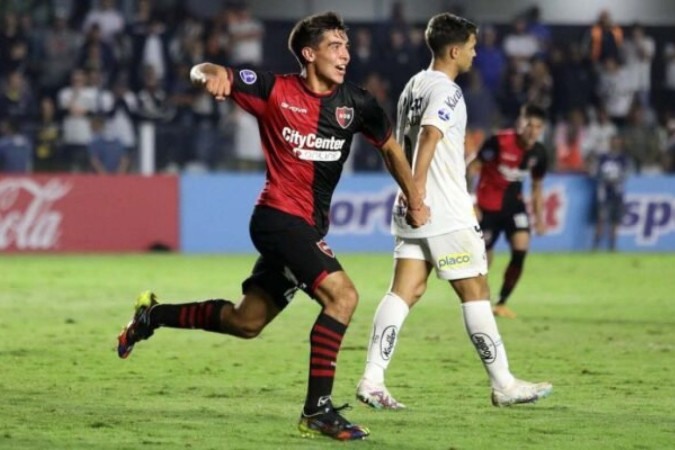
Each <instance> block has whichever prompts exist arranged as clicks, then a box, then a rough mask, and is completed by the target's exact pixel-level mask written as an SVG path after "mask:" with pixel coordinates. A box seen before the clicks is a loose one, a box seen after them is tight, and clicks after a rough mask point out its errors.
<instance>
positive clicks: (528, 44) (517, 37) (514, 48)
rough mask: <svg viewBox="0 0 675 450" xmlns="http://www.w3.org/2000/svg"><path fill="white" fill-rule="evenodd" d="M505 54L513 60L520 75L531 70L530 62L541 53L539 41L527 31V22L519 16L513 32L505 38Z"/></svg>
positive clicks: (514, 23) (514, 22)
mask: <svg viewBox="0 0 675 450" xmlns="http://www.w3.org/2000/svg"><path fill="white" fill-rule="evenodd" d="M503 47H504V54H505V55H506V57H507V58H508V59H510V60H511V63H512V64H513V67H514V68H515V70H516V71H517V72H518V73H521V74H525V73H527V72H528V71H529V70H530V61H531V60H532V58H533V57H534V56H536V55H537V53H539V41H538V40H537V38H536V37H535V36H534V35H533V34H531V33H529V32H528V31H527V21H526V20H525V18H524V17H522V16H518V17H516V18H515V19H514V21H513V31H512V32H511V33H509V34H507V35H506V36H505V37H504V42H503Z"/></svg>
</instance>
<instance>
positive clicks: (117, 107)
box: [108, 77, 138, 166]
mask: <svg viewBox="0 0 675 450" xmlns="http://www.w3.org/2000/svg"><path fill="white" fill-rule="evenodd" d="M112 97H113V104H112V108H111V109H110V112H109V113H108V115H109V119H108V131H109V132H110V135H111V136H114V137H116V138H117V139H119V140H120V142H121V143H122V145H123V146H124V149H125V151H126V152H127V154H128V155H129V157H130V159H131V161H133V162H135V161H136V158H135V157H134V156H135V155H136V154H137V152H136V125H135V119H136V113H137V111H138V98H137V97H136V94H134V92H133V91H131V90H130V89H129V86H128V84H127V80H126V77H119V78H118V79H117V80H116V81H115V84H114V85H113V90H112ZM132 166H133V164H132Z"/></svg>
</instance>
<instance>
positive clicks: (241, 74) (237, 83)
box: [228, 69, 276, 117]
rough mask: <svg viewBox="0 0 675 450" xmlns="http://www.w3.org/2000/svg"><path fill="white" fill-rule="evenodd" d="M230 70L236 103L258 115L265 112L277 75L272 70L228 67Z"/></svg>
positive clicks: (233, 97)
mask: <svg viewBox="0 0 675 450" xmlns="http://www.w3.org/2000/svg"><path fill="white" fill-rule="evenodd" d="M228 72H229V74H230V78H231V80H232V99H233V100H234V101H235V103H236V104H237V105H239V106H241V107H242V108H243V109H244V110H245V111H247V112H249V113H251V114H253V115H254V116H256V117H257V116H260V115H262V114H264V112H265V109H266V106H267V99H268V98H269V96H270V93H271V92H272V88H273V87H274V83H275V82H276V76H275V75H274V74H273V73H270V72H262V71H257V70H252V69H241V70H235V69H228Z"/></svg>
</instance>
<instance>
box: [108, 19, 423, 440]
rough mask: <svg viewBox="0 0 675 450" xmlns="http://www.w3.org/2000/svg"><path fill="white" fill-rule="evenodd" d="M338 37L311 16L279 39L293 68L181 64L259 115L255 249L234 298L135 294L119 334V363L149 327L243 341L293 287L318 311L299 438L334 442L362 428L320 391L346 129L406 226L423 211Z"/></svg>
mask: <svg viewBox="0 0 675 450" xmlns="http://www.w3.org/2000/svg"><path fill="white" fill-rule="evenodd" d="M348 43H349V40H348V38H347V34H346V27H345V25H344V23H343V22H342V19H341V18H340V17H339V16H337V15H336V14H335V13H324V14H317V15H314V16H310V17H308V18H305V19H303V20H301V21H299V22H298V23H297V24H296V25H295V27H294V28H293V30H292V31H291V33H290V37H289V41H288V46H289V49H290V50H291V52H292V53H293V55H294V56H295V57H296V58H297V60H298V62H299V63H300V66H301V73H300V74H292V75H274V74H272V73H270V72H262V71H256V70H251V69H242V70H237V71H235V70H233V69H231V68H227V67H223V66H219V65H215V64H210V63H203V64H198V65H196V66H194V67H193V68H192V70H191V79H192V80H193V82H195V83H196V84H198V85H201V86H203V87H204V88H205V89H206V90H207V91H208V92H209V93H210V94H211V95H213V96H214V97H215V98H216V99H218V100H223V99H225V98H226V97H231V98H232V99H233V100H234V102H235V103H237V104H238V105H239V106H240V107H242V108H243V109H244V110H246V111H247V112H249V113H251V114H253V115H254V116H255V117H256V118H257V120H258V127H259V128H260V136H261V139H262V140H263V149H264V150H265V158H266V161H267V167H266V169H267V173H266V182H265V186H264V188H263V190H262V192H261V194H260V196H259V198H258V201H257V205H256V207H255V209H254V211H253V215H252V217H251V221H250V228H249V229H250V235H251V240H252V241H253V244H254V245H255V247H256V249H257V250H258V252H259V253H260V256H259V257H258V260H257V261H256V263H255V266H254V267H253V270H252V274H251V276H250V277H249V278H247V279H246V280H245V281H244V282H243V283H242V291H243V297H242V299H241V301H240V302H239V303H238V304H236V305H235V304H234V303H233V302H230V301H228V300H222V299H216V300H207V301H202V302H196V303H185V304H177V305H176V304H157V300H156V298H155V295H154V294H153V293H151V292H146V293H143V294H141V296H140V297H139V298H138V301H137V303H136V313H135V314H134V317H133V318H132V320H131V322H129V324H128V325H127V326H126V327H125V328H124V329H123V330H122V332H121V333H120V335H119V338H118V339H119V345H118V354H119V356H120V357H122V358H126V357H127V356H128V355H129V353H130V352H131V350H132V349H133V347H134V344H135V343H136V342H138V341H141V340H144V339H147V338H149V337H150V336H152V334H153V333H154V330H155V329H156V328H158V327H171V328H198V329H202V330H206V331H213V332H217V333H222V334H229V335H232V336H236V337H239V338H249V339H250V338H254V337H256V336H258V335H259V334H260V332H261V331H262V330H263V328H265V326H267V324H269V323H270V322H271V321H272V320H273V319H274V318H275V317H276V316H277V315H279V313H280V312H281V311H283V310H284V308H285V307H286V306H287V305H288V304H289V302H290V301H291V300H292V299H293V297H294V295H295V293H296V291H297V290H298V289H302V290H304V291H305V292H306V293H307V294H308V295H309V296H310V297H312V298H314V299H315V300H316V301H317V302H318V303H319V304H320V305H321V312H320V313H319V315H318V317H317V319H316V322H315V323H314V325H313V327H312V330H311V333H310V366H309V380H308V386H307V396H306V398H305V405H304V407H303V410H302V413H301V415H300V420H299V423H298V429H299V431H300V433H301V434H302V435H303V436H306V437H311V436H314V435H326V436H329V437H331V438H334V439H338V440H354V439H363V438H365V437H366V436H368V435H369V433H370V432H369V431H368V429H367V428H365V427H363V426H360V425H356V424H352V423H350V422H349V421H348V420H347V419H345V418H344V417H343V416H342V414H341V411H342V410H343V409H344V407H334V405H333V402H332V398H331V395H332V391H333V381H334V378H335V371H336V365H337V357H338V353H339V351H340V347H341V345H342V338H343V337H344V334H345V332H346V331H347V327H348V325H349V322H350V320H351V317H352V314H353V313H354V310H355V309H356V305H357V303H358V293H357V291H356V288H355V287H354V284H353V283H352V281H351V279H350V278H349V276H348V275H347V274H346V273H345V272H344V270H343V269H342V266H341V265H340V262H339V261H338V259H337V257H336V256H335V254H334V253H333V251H332V250H331V248H330V247H329V245H328V244H327V243H326V241H325V240H324V237H325V235H326V234H327V232H328V226H329V220H328V212H329V210H330V202H331V198H332V195H333V191H334V190H335V187H336V185H337V183H338V181H339V179H340V174H341V173H342V168H343V165H344V163H345V161H346V160H347V158H348V156H349V149H350V144H351V141H352V138H353V136H354V135H355V134H356V133H358V132H363V133H364V134H365V135H366V136H367V138H368V139H369V140H370V141H371V142H373V143H374V145H375V146H376V147H377V148H379V149H380V151H381V153H382V156H383V158H384V159H385V164H386V165H387V167H388V168H389V170H390V172H391V173H392V175H393V176H394V178H395V179H396V181H397V182H398V184H399V186H400V187H401V189H402V190H403V192H404V193H405V195H406V198H408V199H409V203H408V205H409V208H408V210H407V214H406V219H407V220H408V221H410V223H411V224H412V225H413V226H416V227H417V226H420V225H422V224H424V223H425V222H426V221H427V219H428V217H429V210H428V208H427V207H426V206H424V204H423V202H422V196H421V195H420V193H419V192H418V191H417V189H416V188H415V185H414V183H413V180H412V173H411V170H410V166H409V165H408V164H407V163H406V161H405V155H404V154H403V150H402V149H401V148H400V147H399V146H398V144H397V143H396V141H395V140H394V139H393V138H392V137H391V134H392V129H391V124H390V122H389V120H388V119H387V116H386V114H385V112H384V110H383V109H382V108H381V106H380V105H379V104H378V103H377V101H376V100H375V99H374V98H373V97H372V96H371V95H370V94H369V93H368V92H367V91H365V90H363V89H361V88H358V87H356V86H354V85H352V84H344V79H345V74H346V69H347V65H348V63H349V47H348Z"/></svg>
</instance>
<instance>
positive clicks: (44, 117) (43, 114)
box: [33, 97, 66, 172]
mask: <svg viewBox="0 0 675 450" xmlns="http://www.w3.org/2000/svg"><path fill="white" fill-rule="evenodd" d="M60 139H61V127H60V126H59V121H58V119H57V118H56V105H54V101H53V100H52V99H51V98H50V97H44V98H43V99H42V101H41V102H40V119H39V122H38V123H37V127H36V129H35V133H34V138H33V141H34V142H35V156H34V159H33V161H34V165H33V168H34V170H35V172H58V171H61V170H65V169H66V164H65V162H64V161H61V158H62V155H61V152H60Z"/></svg>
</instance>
